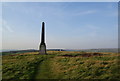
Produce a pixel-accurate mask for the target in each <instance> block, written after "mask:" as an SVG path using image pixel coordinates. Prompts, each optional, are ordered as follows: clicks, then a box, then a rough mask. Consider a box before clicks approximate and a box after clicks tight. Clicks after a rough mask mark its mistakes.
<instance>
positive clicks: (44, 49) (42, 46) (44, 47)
mask: <svg viewBox="0 0 120 81" xmlns="http://www.w3.org/2000/svg"><path fill="white" fill-rule="evenodd" d="M39 53H40V54H46V45H45V43H41V44H40V51H39Z"/></svg>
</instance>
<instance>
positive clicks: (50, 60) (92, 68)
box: [2, 51, 120, 79]
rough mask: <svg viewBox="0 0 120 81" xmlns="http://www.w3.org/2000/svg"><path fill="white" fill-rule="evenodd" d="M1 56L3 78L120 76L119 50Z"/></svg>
mask: <svg viewBox="0 0 120 81" xmlns="http://www.w3.org/2000/svg"><path fill="white" fill-rule="evenodd" d="M47 54H48V55H39V54H38V52H26V53H19V54H11V55H5V56H3V57H2V63H3V64H2V65H3V66H2V70H3V74H2V78H3V79H120V77H119V73H120V72H119V69H120V65H118V63H119V60H118V59H120V55H119V54H118V53H92V52H74V51H71V52H67V51H48V52H47Z"/></svg>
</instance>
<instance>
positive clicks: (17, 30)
mask: <svg viewBox="0 0 120 81" xmlns="http://www.w3.org/2000/svg"><path fill="white" fill-rule="evenodd" d="M0 22H1V23H2V28H0V32H2V49H38V48H39V44H40V39H41V25H42V22H45V39H46V41H45V42H46V45H47V49H51V48H53V49H54V48H62V49H92V48H117V47H118V3H117V2H4V3H2V21H0Z"/></svg>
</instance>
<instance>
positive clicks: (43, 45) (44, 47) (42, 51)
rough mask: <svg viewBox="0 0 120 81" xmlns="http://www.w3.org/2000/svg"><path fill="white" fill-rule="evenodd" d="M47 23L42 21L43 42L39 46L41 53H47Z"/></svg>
mask: <svg viewBox="0 0 120 81" xmlns="http://www.w3.org/2000/svg"><path fill="white" fill-rule="evenodd" d="M44 26H45V23H44V22H42V33H41V43H40V47H39V53H40V54H46V45H45V27H44Z"/></svg>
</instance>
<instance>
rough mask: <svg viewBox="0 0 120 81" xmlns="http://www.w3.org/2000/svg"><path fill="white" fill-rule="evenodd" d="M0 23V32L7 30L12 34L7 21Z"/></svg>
mask: <svg viewBox="0 0 120 81" xmlns="http://www.w3.org/2000/svg"><path fill="white" fill-rule="evenodd" d="M0 23H2V28H1V29H2V30H7V31H9V32H13V29H12V27H11V26H10V25H9V24H8V22H7V21H5V20H2V21H1V22H0Z"/></svg>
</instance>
